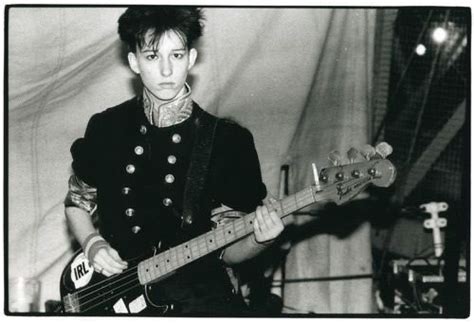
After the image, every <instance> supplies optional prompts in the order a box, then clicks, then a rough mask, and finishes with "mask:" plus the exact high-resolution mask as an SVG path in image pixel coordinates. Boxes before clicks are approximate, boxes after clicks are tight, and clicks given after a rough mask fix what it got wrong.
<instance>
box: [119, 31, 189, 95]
mask: <svg viewBox="0 0 474 323" xmlns="http://www.w3.org/2000/svg"><path fill="white" fill-rule="evenodd" d="M151 37H152V36H151V33H150V32H148V33H147V34H146V36H145V40H146V42H145V43H146V44H149V43H150V41H149V40H150V38H151ZM196 57H197V51H196V49H194V48H191V49H190V50H188V49H186V47H185V45H184V44H183V42H182V41H181V39H180V38H179V36H178V35H177V34H176V33H175V32H174V31H167V32H165V33H164V34H163V35H162V36H161V38H160V40H159V44H158V46H153V45H146V46H144V47H143V48H141V49H140V48H138V46H137V50H136V53H132V52H130V53H129V54H128V62H129V64H130V68H131V69H132V70H133V71H134V72H135V73H137V74H139V75H140V78H141V80H142V82H143V85H144V86H145V87H146V88H147V89H148V90H149V91H150V92H151V93H152V94H153V95H154V96H156V97H157V98H158V99H160V100H162V101H169V100H173V99H174V98H175V97H176V96H177V95H178V94H179V93H180V91H181V90H182V89H183V87H184V83H185V82H186V78H187V76H188V73H189V71H190V70H191V68H192V67H193V66H194V63H195V61H196Z"/></svg>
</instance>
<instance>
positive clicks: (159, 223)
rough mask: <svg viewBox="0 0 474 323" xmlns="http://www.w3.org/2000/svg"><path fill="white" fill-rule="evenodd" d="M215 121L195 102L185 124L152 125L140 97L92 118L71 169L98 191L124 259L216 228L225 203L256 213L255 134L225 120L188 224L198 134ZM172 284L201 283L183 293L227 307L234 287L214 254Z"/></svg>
mask: <svg viewBox="0 0 474 323" xmlns="http://www.w3.org/2000/svg"><path fill="white" fill-rule="evenodd" d="M210 118H216V117H214V116H211V115H210V114H208V113H206V112H205V111H204V110H202V109H201V108H200V107H199V106H198V105H197V104H195V103H194V106H193V112H192V114H191V116H190V117H189V118H188V119H187V120H185V121H184V122H182V123H180V124H177V125H173V126H170V127H163V128H158V127H154V126H153V125H151V124H150V123H149V121H148V119H147V118H146V116H145V114H144V112H143V107H142V102H141V99H140V97H137V98H133V99H131V100H129V101H126V102H124V103H122V104H120V105H118V106H116V107H113V108H109V109H107V110H105V111H103V112H101V113H98V114H95V115H94V116H92V118H91V119H90V121H89V123H88V125H87V129H86V132H85V135H84V137H83V138H80V139H78V140H76V141H75V142H74V143H73V145H72V147H71V153H72V157H73V163H72V168H73V171H74V173H75V174H76V175H77V176H78V177H79V178H80V179H82V180H83V181H84V182H86V183H87V184H89V185H91V186H93V187H96V188H97V204H98V209H97V211H98V214H99V231H100V233H101V234H102V235H103V236H104V238H105V239H106V240H107V241H108V242H109V243H110V244H111V245H112V247H114V248H115V249H117V250H118V252H119V253H120V255H121V257H122V258H124V259H128V258H133V257H137V256H140V255H141V254H143V253H145V252H146V251H147V249H149V248H150V247H153V246H157V245H158V244H161V245H162V247H163V246H164V247H165V248H166V247H171V246H173V245H175V244H177V243H180V242H183V241H186V240H187V239H190V238H192V237H193V236H195V235H198V234H199V233H203V232H205V231H207V230H210V229H211V227H212V222H211V220H210V211H211V209H212V208H214V207H217V206H220V205H221V204H224V205H226V206H229V207H231V208H233V209H236V210H240V211H244V212H251V211H253V210H254V209H255V208H256V206H257V205H259V204H260V203H261V200H262V199H263V198H264V197H265V195H266V189H265V185H264V184H263V183H262V178H261V172H260V165H259V160H258V157H257V153H256V150H255V145H254V141H253V137H252V135H251V133H250V132H249V131H248V130H246V129H245V128H243V127H241V126H239V125H238V124H236V123H234V122H231V121H229V120H225V119H219V122H218V123H217V127H216V129H215V136H214V141H213V146H212V150H211V157H210V162H209V167H208V172H207V176H206V177H205V180H204V182H203V183H204V187H203V189H202V194H201V197H200V200H199V203H201V206H202V207H201V208H200V214H195V215H194V221H193V223H192V224H191V225H190V226H188V227H183V225H182V218H181V215H182V213H183V198H184V191H185V188H186V185H192V183H187V182H186V178H187V175H188V170H189V165H190V160H191V155H192V151H193V146H194V145H195V144H196V129H197V127H198V126H199V124H200V121H202V120H204V119H207V120H209V119H210ZM170 281H171V283H170V285H172V287H171V288H170V290H172V289H182V290H185V289H186V288H187V287H188V286H189V285H192V286H196V287H195V288H192V289H190V291H189V292H186V291H185V292H183V293H185V294H186V293H188V294H189V295H193V297H196V293H197V295H199V296H197V297H198V298H199V301H198V303H196V304H200V305H199V306H208V304H210V303H211V304H212V301H211V300H210V299H211V298H212V299H215V300H218V299H220V302H222V300H223V299H225V297H224V298H223V297H222V293H224V294H225V293H227V290H228V289H229V285H228V282H227V281H228V279H227V276H226V274H225V271H224V269H223V268H222V264H221V263H220V261H219V260H218V259H217V257H216V256H209V257H206V258H205V259H203V260H199V261H197V262H196V263H194V264H192V265H188V268H186V270H184V271H183V273H182V274H180V275H178V278H177V279H173V280H170ZM173 281H174V282H173ZM185 287H186V288H185ZM201 294H203V295H201ZM219 294H221V295H219ZM189 295H187V294H186V296H189ZM204 295H206V297H204ZM180 297H181V298H183V299H184V298H185V296H183V295H180ZM209 297H210V298H209ZM193 306H194V305H193ZM196 306H198V305H196ZM212 306H214V307H213V309H214V308H215V307H216V306H217V305H212ZM212 306H211V307H212ZM213 309H211V311H212V310H213Z"/></svg>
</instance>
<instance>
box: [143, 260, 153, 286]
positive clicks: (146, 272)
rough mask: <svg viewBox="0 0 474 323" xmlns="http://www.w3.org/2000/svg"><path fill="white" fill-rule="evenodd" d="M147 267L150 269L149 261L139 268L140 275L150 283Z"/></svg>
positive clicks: (150, 277)
mask: <svg viewBox="0 0 474 323" xmlns="http://www.w3.org/2000/svg"><path fill="white" fill-rule="evenodd" d="M149 267H150V261H146V262H145V263H144V264H143V266H142V268H141V270H142V274H143V276H144V278H145V280H146V281H151V279H152V276H151V273H150V270H149Z"/></svg>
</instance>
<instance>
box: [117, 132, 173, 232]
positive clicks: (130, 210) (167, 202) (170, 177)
mask: <svg viewBox="0 0 474 323" xmlns="http://www.w3.org/2000/svg"><path fill="white" fill-rule="evenodd" d="M140 133H141V134H142V135H145V134H146V133H147V128H146V126H144V125H142V126H140ZM171 141H172V142H173V143H175V144H178V143H180V142H181V136H180V135H179V134H177V133H175V134H173V135H172V136H171ZM133 151H134V152H135V154H136V155H137V156H141V155H143V153H144V152H145V149H144V148H143V147H142V146H140V145H138V146H136V147H135V148H134V150H133ZM167 161H168V164H171V165H174V164H176V161H177V159H176V156H174V155H169V156H168V158H167ZM125 171H126V172H127V173H128V174H130V175H132V174H134V173H135V171H136V167H135V165H133V164H128V165H127V166H125ZM174 181H175V177H174V175H173V174H167V175H166V176H165V182H166V183H168V184H172V183H174ZM131 191H132V189H131V188H130V187H124V188H122V194H123V195H129V194H130V193H131ZM172 204H173V200H171V199H170V198H169V197H166V198H164V199H163V205H164V206H171V205H172ZM125 215H126V216H127V217H133V216H134V215H135V210H134V209H133V208H127V209H126V210H125ZM140 230H141V227H140V226H138V225H135V226H133V227H132V232H133V233H134V234H137V233H138V232H140Z"/></svg>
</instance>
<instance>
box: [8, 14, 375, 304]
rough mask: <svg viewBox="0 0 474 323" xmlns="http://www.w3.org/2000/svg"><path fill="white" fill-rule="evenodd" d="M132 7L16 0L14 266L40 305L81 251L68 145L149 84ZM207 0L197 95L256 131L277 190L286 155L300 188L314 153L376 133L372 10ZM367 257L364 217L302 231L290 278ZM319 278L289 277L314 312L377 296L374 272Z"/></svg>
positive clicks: (295, 297)
mask: <svg viewBox="0 0 474 323" xmlns="http://www.w3.org/2000/svg"><path fill="white" fill-rule="evenodd" d="M123 10H124V8H110V7H109V8H107V7H106V8H91V7H87V8H80V7H60V8H53V7H49V8H41V7H34V8H28V7H14V8H10V9H9V12H8V15H9V20H8V62H7V64H8V80H7V81H8V189H9V191H8V215H7V216H8V218H7V220H8V228H7V230H8V238H9V239H8V269H9V276H10V277H17V276H22V277H37V278H38V279H40V281H41V283H42V289H41V303H42V309H44V306H43V305H44V301H46V300H48V299H59V289H58V282H59V276H60V274H61V271H62V268H63V266H64V265H65V264H66V262H67V260H68V258H69V257H70V256H71V254H72V251H71V237H70V233H69V232H68V230H67V224H66V221H65V218H64V207H63V205H62V201H63V199H64V196H65V193H66V190H67V179H68V177H69V174H70V163H71V157H70V153H69V147H70V145H71V143H72V142H73V140H74V139H75V138H77V137H80V136H82V135H83V133H84V130H85V126H86V123H87V120H88V119H89V117H90V116H91V115H92V114H93V113H95V112H98V111H101V110H104V109H105V108H107V107H110V106H113V105H115V104H118V103H120V102H122V101H124V100H126V99H128V98H130V97H131V96H133V95H135V93H136V92H137V90H138V89H139V86H137V84H138V82H137V81H136V79H135V77H134V75H133V74H132V73H131V71H130V70H129V69H128V67H127V65H126V60H125V55H124V51H123V48H122V46H121V44H120V42H119V40H118V36H117V33H116V29H117V23H116V22H117V19H118V17H119V15H120V14H121V13H122V12H123ZM204 13H205V15H206V27H205V30H204V36H203V37H202V39H201V40H200V41H199V42H198V44H197V48H198V52H199V56H198V63H197V65H196V66H195V68H194V69H193V71H192V73H191V76H190V79H189V81H190V83H191V85H192V88H193V97H194V99H195V101H197V102H198V103H199V104H200V105H201V106H202V107H203V108H204V109H206V110H207V111H209V112H211V113H214V114H217V115H219V116H224V117H229V118H233V119H235V120H237V121H238V122H240V123H241V124H242V125H244V126H246V127H247V128H249V129H250V130H251V131H252V133H253V135H254V139H255V143H256V146H257V150H258V153H259V156H260V163H261V166H262V172H263V178H264V181H265V182H266V184H267V186H268V189H269V191H270V193H271V194H273V195H277V194H276V193H277V191H278V186H279V172H280V167H281V165H282V164H284V163H287V162H288V161H290V168H291V180H290V186H291V187H290V188H291V189H292V190H297V189H298V188H301V187H302V186H304V185H307V184H309V183H310V178H311V177H312V176H310V162H313V161H316V162H317V163H318V165H319V164H323V161H324V159H325V157H324V156H325V155H326V154H327V152H328V151H329V150H331V149H335V148H336V149H340V150H341V151H342V150H344V149H347V148H348V147H350V146H352V145H355V146H357V145H359V144H362V143H365V142H366V140H367V134H368V115H369V112H370V107H369V105H368V103H369V97H370V94H371V70H372V49H373V34H374V21H375V11H374V10H367V9H319V8H301V9H298V8H291V9H288V8H206V9H205V10H204ZM297 221H298V223H299V222H304V221H305V219H303V218H298V219H297ZM370 261H371V259H370V248H369V227H368V225H367V224H364V225H362V226H360V227H359V228H357V230H356V231H355V232H353V233H352V234H351V235H350V236H348V237H345V238H343V239H340V238H336V237H333V236H331V235H325V234H322V235H321V234H318V235H316V236H314V237H311V238H308V239H306V240H304V241H301V242H298V243H295V244H294V245H293V247H292V249H291V251H290V254H289V256H288V258H287V263H286V272H287V278H298V277H313V276H318V277H327V276H334V275H346V274H355V273H368V272H370V267H371V263H370ZM350 267H351V268H350ZM310 284H311V285H309V286H311V287H310V288H308V285H304V284H294V283H292V284H286V285H285V293H284V302H285V304H287V305H289V306H291V307H294V308H297V309H300V310H301V311H303V312H304V311H314V312H332V313H345V312H360V311H362V312H365V311H367V310H368V302H369V300H370V286H371V285H370V280H357V281H335V282H330V283H327V282H324V283H320V282H315V283H310ZM309 289H311V292H310V294H308V290H309ZM361 295H363V296H361ZM362 298H363V299H366V300H367V301H365V300H362Z"/></svg>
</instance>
